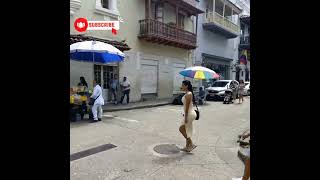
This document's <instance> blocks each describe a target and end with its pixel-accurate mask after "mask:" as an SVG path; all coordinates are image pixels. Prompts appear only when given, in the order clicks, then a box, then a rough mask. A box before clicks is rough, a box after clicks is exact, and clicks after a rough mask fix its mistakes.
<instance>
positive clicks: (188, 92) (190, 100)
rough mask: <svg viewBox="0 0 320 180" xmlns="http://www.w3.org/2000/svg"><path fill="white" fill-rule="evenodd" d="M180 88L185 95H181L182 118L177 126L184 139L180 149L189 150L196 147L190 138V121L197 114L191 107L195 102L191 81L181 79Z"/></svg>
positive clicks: (191, 127) (191, 126)
mask: <svg viewBox="0 0 320 180" xmlns="http://www.w3.org/2000/svg"><path fill="white" fill-rule="evenodd" d="M181 90H182V91H184V92H185V95H184V96H183V97H182V103H183V112H184V114H183V117H184V119H183V121H182V125H181V126H180V128H179V131H180V132H181V134H182V135H183V137H184V138H185V139H186V147H184V148H183V149H182V150H184V151H187V152H190V151H192V150H193V149H194V148H196V147H197V146H196V145H194V144H193V142H192V140H191V136H192V134H193V125H192V123H193V121H194V120H195V119H196V117H197V114H196V112H195V110H194V108H193V104H195V98H194V94H193V90H192V85H191V82H190V81H188V80H185V81H183V82H182V86H181Z"/></svg>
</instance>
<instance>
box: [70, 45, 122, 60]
mask: <svg viewBox="0 0 320 180" xmlns="http://www.w3.org/2000/svg"><path fill="white" fill-rule="evenodd" d="M124 57H125V54H124V53H123V52H121V51H120V50H119V49H117V48H115V47H114V46H112V45H110V44H107V43H103V42H99V41H83V42H77V43H74V44H71V45H70V58H71V59H73V60H78V61H87V62H99V63H114V62H120V61H123V60H124Z"/></svg>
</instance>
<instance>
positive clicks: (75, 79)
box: [70, 60, 93, 88]
mask: <svg viewBox="0 0 320 180" xmlns="http://www.w3.org/2000/svg"><path fill="white" fill-rule="evenodd" d="M81 76H83V77H84V78H85V80H86V81H87V83H88V86H89V88H91V87H92V81H93V64H92V63H87V62H79V61H74V60H71V61H70V87H73V86H77V85H78V83H79V82H80V77H81Z"/></svg>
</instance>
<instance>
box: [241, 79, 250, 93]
mask: <svg viewBox="0 0 320 180" xmlns="http://www.w3.org/2000/svg"><path fill="white" fill-rule="evenodd" d="M244 84H245V87H244V94H243V95H245V96H250V82H249V81H246V82H245V83H244Z"/></svg>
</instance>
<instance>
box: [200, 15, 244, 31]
mask: <svg viewBox="0 0 320 180" xmlns="http://www.w3.org/2000/svg"><path fill="white" fill-rule="evenodd" d="M206 23H217V24H219V25H220V26H223V27H224V28H226V29H228V30H230V31H232V32H235V33H239V32H240V28H239V26H238V25H237V24H235V23H233V22H232V21H230V20H229V19H227V18H226V17H223V16H221V15H220V14H218V13H216V12H207V13H206Z"/></svg>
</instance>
